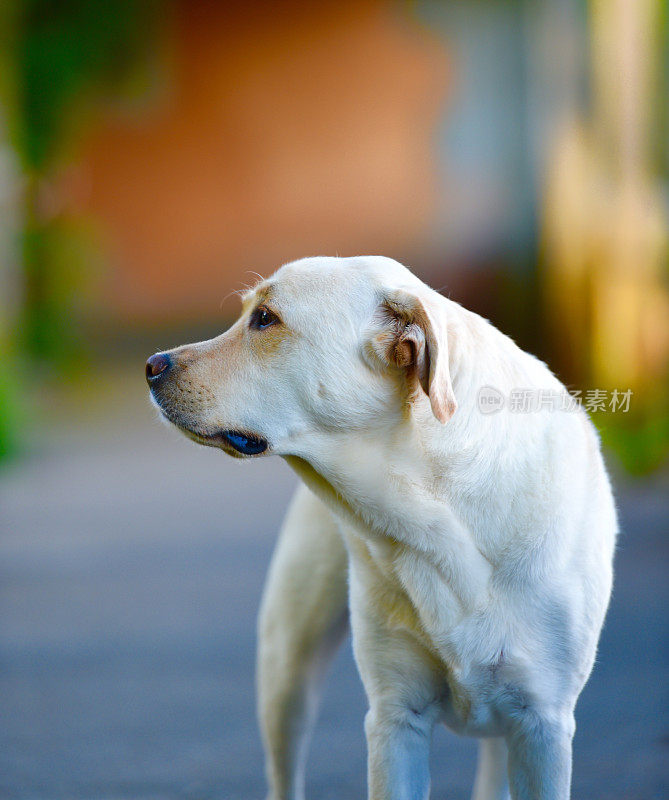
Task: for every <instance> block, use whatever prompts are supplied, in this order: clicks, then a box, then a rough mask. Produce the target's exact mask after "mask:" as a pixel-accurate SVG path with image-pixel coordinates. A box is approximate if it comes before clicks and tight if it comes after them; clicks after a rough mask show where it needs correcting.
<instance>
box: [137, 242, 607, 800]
mask: <svg viewBox="0 0 669 800" xmlns="http://www.w3.org/2000/svg"><path fill="white" fill-rule="evenodd" d="M147 379H148V382H149V385H150V387H151V395H152V397H153V399H154V401H155V403H156V404H157V406H158V408H159V409H160V411H161V412H162V414H163V415H164V416H165V417H166V418H167V419H168V420H169V421H170V422H171V423H173V424H174V425H176V426H177V427H178V428H179V429H180V430H181V431H183V432H184V433H185V434H186V435H187V436H189V437H190V438H191V439H193V440H195V441H196V442H199V443H201V444H205V445H210V446H213V447H219V448H221V449H222V450H223V451H225V452H226V453H228V454H230V455H232V456H236V457H238V458H248V457H251V458H253V457H259V456H261V455H267V454H272V453H274V454H277V455H280V456H282V457H283V458H285V459H286V460H287V461H288V463H289V464H290V465H291V467H293V469H294V470H295V471H296V472H297V474H298V475H299V476H300V478H301V479H302V481H303V482H304V486H301V488H299V489H298V491H297V493H296V495H295V498H294V500H293V503H292V506H291V508H290V511H289V512H288V516H287V518H286V521H285V524H284V527H283V530H282V532H281V536H280V539H279V543H278V546H277V549H276V552H275V554H274V557H273V561H272V565H271V568H270V572H269V578H268V581H267V586H266V589H265V594H264V598H263V603H262V610H261V614H260V647H259V706H260V720H261V725H262V731H263V737H264V742H265V748H266V754H267V775H268V780H269V786H270V790H269V797H270V798H271V800H289V799H290V800H298V799H299V798H302V797H303V792H304V775H303V773H304V762H305V755H306V742H307V739H308V734H309V727H310V722H311V720H312V719H313V710H314V704H315V697H316V693H315V689H316V688H317V686H318V682H319V677H320V675H321V673H322V671H323V667H324V665H325V664H326V663H327V661H328V659H329V657H330V656H331V654H332V653H333V652H334V650H335V648H336V645H337V643H338V642H339V640H340V639H341V637H342V635H343V633H344V631H345V629H346V624H347V623H346V619H347V609H350V620H351V627H352V631H353V644H354V652H355V658H356V661H357V665H358V668H359V671H360V675H361V677H362V680H363V683H364V686H365V690H366V693H367V697H368V699H369V711H368V713H367V717H366V720H365V732H366V736H367V744H368V764H369V768H368V785H369V798H370V800H422V798H427V797H428V794H429V784H430V778H429V770H428V761H429V747H430V738H431V732H432V729H433V726H434V725H435V723H437V722H443V723H445V724H446V725H447V726H448V727H449V728H451V729H452V730H454V731H456V732H457V733H460V734H464V735H468V736H476V737H479V739H480V751H479V765H478V770H477V775H476V780H475V786H474V793H473V797H474V798H475V800H493V798H495V799H498V798H504V797H508V795H509V792H510V795H511V797H513V798H514V800H521V798H522V800H565V799H566V798H568V797H569V792H570V779H571V743H572V737H573V735H574V727H575V723H574V707H575V704H576V700H577V698H578V695H579V693H580V691H581V689H582V688H583V685H584V684H585V682H586V680H587V678H588V675H589V673H590V670H591V668H592V664H593V660H594V657H595V650H596V647H597V640H598V637H599V632H600V629H601V626H602V621H603V618H604V614H605V611H606V607H607V604H608V600H609V594H610V591H611V581H612V558H613V549H614V540H615V537H616V530H617V523H616V513H615V509H614V503H613V498H612V494H611V488H610V485H609V481H608V478H607V474H606V470H605V468H604V464H603V461H602V456H601V453H600V448H599V442H598V438H597V435H596V433H595V430H594V428H593V426H592V424H591V423H590V422H589V420H588V418H587V416H586V414H585V413H584V412H583V411H582V410H581V409H580V408H579V407H576V408H574V407H573V404H572V403H570V398H569V395H568V394H567V393H566V390H565V389H564V387H563V386H562V384H560V383H559V381H558V380H557V379H556V378H555V377H554V376H553V375H552V374H551V372H550V371H549V370H548V369H547V368H546V366H545V365H544V364H543V363H541V362H540V361H538V360H537V359H536V358H534V357H533V356H530V355H528V354H527V353H524V352H523V351H521V350H520V349H519V348H518V347H517V346H516V345H515V344H514V343H513V342H512V341H511V340H510V339H509V338H507V337H506V336H504V335H503V334H501V333H500V332H499V331H497V330H496V329H495V328H493V327H492V326H491V325H490V324H489V323H488V322H486V321H485V320H484V319H482V318H481V317H479V316H477V315H476V314H473V313H471V312H469V311H466V310H465V309H464V308H462V307H461V306H459V305H458V304H457V303H454V302H452V301H450V300H447V299H446V298H444V297H442V296H441V295H439V294H437V292H435V291H433V290H432V289H430V288H429V287H428V286H426V285H425V284H424V283H422V282H421V281H420V280H418V278H416V277H415V276H414V275H413V274H412V273H411V272H409V270H407V269H406V268H405V267H403V266H402V265H401V264H399V263H397V262H396V261H393V260H391V259H388V258H382V257H376V256H374V257H359V258H307V259H303V260H301V261H296V262H294V263H291V264H287V265H286V266H284V267H282V268H281V269H280V270H279V271H278V272H277V273H276V274H275V275H273V276H272V277H271V278H269V279H268V280H265V281H262V282H261V283H260V284H259V285H258V286H256V287H255V288H254V289H253V290H252V291H250V292H248V293H247V294H246V295H245V296H244V298H243V312H242V315H241V317H240V319H239V320H238V321H237V322H236V323H235V325H233V326H232V328H230V330H228V331H227V332H226V333H224V334H222V335H221V336H218V337H216V338H215V339H212V340H210V341H207V342H201V343H199V344H192V345H186V346H184V347H179V348H176V349H175V350H170V351H169V352H166V353H158V354H156V355H154V356H152V357H151V358H150V359H149V360H148V362H147Z"/></svg>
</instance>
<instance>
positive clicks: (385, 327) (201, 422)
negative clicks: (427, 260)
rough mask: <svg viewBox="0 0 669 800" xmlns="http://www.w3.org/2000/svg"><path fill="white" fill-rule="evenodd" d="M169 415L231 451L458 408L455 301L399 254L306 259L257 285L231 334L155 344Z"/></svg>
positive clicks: (444, 416)
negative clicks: (449, 304) (423, 410)
mask: <svg viewBox="0 0 669 800" xmlns="http://www.w3.org/2000/svg"><path fill="white" fill-rule="evenodd" d="M146 376H147V381H148V383H149V387H150V389H151V395H152V398H153V400H154V402H155V403H156V404H157V406H158V408H159V409H160V411H161V412H162V414H163V415H164V416H165V417H166V418H167V419H168V420H169V421H170V422H172V423H173V424H174V425H176V426H177V427H178V428H179V429H180V430H181V431H183V432H184V433H185V434H186V435H188V436H189V437H190V438H192V439H194V440H195V441H197V442H199V443H201V444H206V445H210V446H214V447H220V448H222V449H223V450H225V451H226V452H227V453H229V454H230V455H235V456H255V455H260V454H262V453H267V452H276V453H278V454H280V455H290V454H295V453H298V452H299V453H301V452H303V451H304V442H305V441H306V440H307V439H308V438H309V436H310V435H313V434H322V433H323V432H324V431H325V432H331V433H333V434H343V433H347V434H349V433H350V434H354V435H355V433H356V432H360V431H363V430H369V429H370V428H374V427H383V426H388V424H389V422H390V421H392V420H393V419H398V418H401V417H402V416H403V415H406V414H407V413H411V410H412V409H413V408H414V407H415V406H418V405H421V406H426V404H427V402H428V399H429V406H427V407H431V414H432V415H433V416H434V417H436V419H438V420H439V421H440V422H442V423H443V422H446V421H447V420H448V419H449V418H450V417H451V416H452V415H453V413H454V411H455V407H456V403H455V398H454V396H453V388H452V385H451V379H450V373H449V360H448V334H447V325H446V303H445V302H444V301H443V298H439V295H437V294H436V293H435V292H433V291H432V290H431V289H429V288H428V287H427V286H426V285H425V284H423V283H422V282H421V281H419V280H418V279H417V278H416V277H415V276H414V275H412V274H411V273H410V272H409V271H408V270H407V269H406V268H405V267H403V266H402V265H401V264H398V263H397V262H396V261H393V260H391V259H387V258H381V257H376V256H375V257H360V258H321V257H319V258H307V259H303V260H301V261H296V262H293V263H291V264H287V265H285V266H284V267H282V268H281V269H280V270H278V272H276V273H275V274H274V275H273V276H272V277H271V278H269V279H268V280H265V281H262V282H261V283H259V284H258V285H257V286H256V287H255V288H254V289H252V290H251V291H249V292H247V293H246V294H245V295H244V296H243V300H242V314H241V316H240V318H239V319H238V320H237V322H236V323H235V324H234V325H233V326H232V327H231V328H230V329H229V330H228V331H226V332H225V333H224V334H222V335H221V336H218V337H216V338H214V339H210V340H209V341H206V342H199V343H197V344H190V345H184V346H183V347H177V348H175V349H174V350H169V351H167V352H164V353H157V354H155V355H153V356H151V358H150V359H149V360H148V361H147V364H146Z"/></svg>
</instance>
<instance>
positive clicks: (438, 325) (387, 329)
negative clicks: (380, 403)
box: [373, 290, 457, 422]
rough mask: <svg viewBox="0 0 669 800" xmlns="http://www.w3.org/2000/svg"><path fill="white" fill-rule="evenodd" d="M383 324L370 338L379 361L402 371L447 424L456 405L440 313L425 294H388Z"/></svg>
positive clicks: (442, 312)
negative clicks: (380, 329)
mask: <svg viewBox="0 0 669 800" xmlns="http://www.w3.org/2000/svg"><path fill="white" fill-rule="evenodd" d="M383 305H384V311H385V314H386V318H387V322H386V324H385V326H384V329H383V330H382V331H381V332H380V333H378V334H377V335H376V336H375V337H374V341H373V346H374V350H375V352H376V353H377V355H379V356H380V357H381V359H382V360H383V361H385V362H386V363H388V364H392V365H394V366H396V367H399V368H401V369H404V370H405V372H406V375H407V378H408V379H409V381H415V382H417V383H418V384H420V386H421V388H422V390H423V391H424V392H425V394H426V395H427V396H428V397H429V398H430V405H431V406H432V412H433V414H434V416H435V417H436V418H437V419H438V420H439V421H440V422H448V420H449V419H450V418H451V417H452V416H453V414H454V413H455V409H456V408H457V402H456V400H455V395H454V394H453V385H452V383H451V375H450V372H449V367H448V335H447V328H446V314H445V311H444V309H442V308H440V307H439V305H438V304H437V303H436V302H435V301H434V300H433V299H432V298H431V297H430V296H429V294H428V293H427V292H425V294H424V295H423V294H422V293H421V295H420V296H419V295H418V294H414V293H413V292H410V291H406V290H397V291H393V292H391V293H389V294H388V295H387V296H386V298H385V301H384V304H383Z"/></svg>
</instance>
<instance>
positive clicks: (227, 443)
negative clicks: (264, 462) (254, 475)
mask: <svg viewBox="0 0 669 800" xmlns="http://www.w3.org/2000/svg"><path fill="white" fill-rule="evenodd" d="M174 424H175V425H176V426H177V428H179V430H180V431H181V432H182V433H185V434H186V436H188V438H189V439H192V440H193V441H194V442H197V443H198V444H204V445H207V446H209V447H220V448H221V449H222V450H224V451H225V452H226V453H228V454H229V455H236V454H237V453H239V454H241V455H243V456H259V455H260V454H261V453H264V452H265V451H266V450H267V449H268V448H269V442H268V441H267V439H263V438H262V436H256V435H255V434H251V433H244V432H243V431H234V430H224V431H216V432H214V433H208V432H205V431H199V430H194V429H193V428H186V427H184V425H182V424H179V423H174Z"/></svg>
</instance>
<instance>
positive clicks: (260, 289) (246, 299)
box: [241, 285, 270, 311]
mask: <svg viewBox="0 0 669 800" xmlns="http://www.w3.org/2000/svg"><path fill="white" fill-rule="evenodd" d="M269 294H270V287H269V286H262V285H261V286H254V287H253V288H252V289H249V290H248V291H246V292H244V294H243V295H242V296H241V298H242V311H248V310H249V308H250V307H251V306H256V305H258V304H259V303H262V302H263V301H264V300H267V298H268V296H269Z"/></svg>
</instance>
